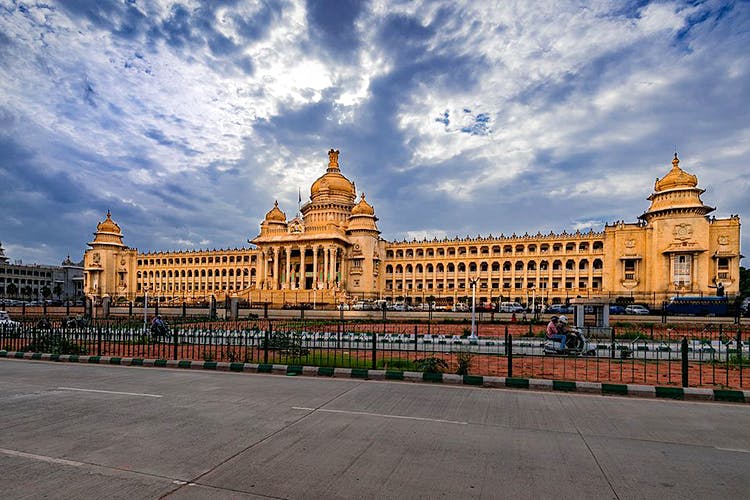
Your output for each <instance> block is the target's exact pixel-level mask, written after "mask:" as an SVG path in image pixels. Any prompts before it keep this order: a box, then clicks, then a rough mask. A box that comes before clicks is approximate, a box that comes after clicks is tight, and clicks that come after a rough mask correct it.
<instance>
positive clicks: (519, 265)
mask: <svg viewBox="0 0 750 500" xmlns="http://www.w3.org/2000/svg"><path fill="white" fill-rule="evenodd" d="M516 271H523V262H522V261H520V260H519V261H518V262H516Z"/></svg>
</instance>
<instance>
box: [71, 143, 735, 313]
mask: <svg viewBox="0 0 750 500" xmlns="http://www.w3.org/2000/svg"><path fill="white" fill-rule="evenodd" d="M328 155H329V162H328V167H327V169H326V172H325V173H324V174H323V175H322V176H321V177H319V178H318V179H317V180H316V181H315V182H314V183H313V184H312V186H311V189H310V200H309V201H308V202H307V203H305V204H304V205H302V206H301V208H300V213H299V214H298V215H297V216H295V217H293V218H291V219H288V218H287V215H286V214H285V213H284V212H283V211H282V210H281V209H280V208H279V206H278V203H276V204H274V207H273V208H272V209H271V210H270V211H269V212H268V213H267V214H266V216H265V218H264V220H263V222H262V223H261V226H260V233H259V234H258V235H257V236H255V237H254V238H253V239H252V240H250V243H252V244H253V248H238V249H231V250H205V251H201V250H198V251H193V250H189V251H171V252H151V253H139V252H138V251H137V250H136V249H134V248H129V247H127V246H126V245H125V244H124V243H123V234H122V231H121V229H120V227H119V226H118V225H117V224H116V223H115V222H114V221H113V220H112V218H111V214H110V213H109V212H108V213H107V217H106V219H105V220H104V221H102V222H101V223H99V225H98V226H97V230H96V232H95V233H94V240H93V241H92V242H91V243H89V246H90V247H91V248H90V249H89V250H87V251H86V254H85V258H84V266H85V285H84V286H85V293H86V294H87V295H88V296H90V297H92V298H94V299H98V300H100V299H101V298H103V297H105V296H109V297H110V298H111V299H113V300H115V301H130V300H134V299H136V298H137V297H142V296H143V295H144V293H146V292H148V293H149V294H150V295H151V296H155V295H156V296H158V297H159V298H160V300H162V301H166V302H179V303H181V302H188V303H190V302H194V301H202V300H207V299H208V298H210V297H211V296H213V297H215V298H216V299H217V300H222V299H224V298H225V297H228V296H229V297H239V298H241V299H244V300H249V301H251V302H254V303H258V302H271V303H273V304H275V305H281V304H285V303H298V302H305V303H317V304H337V303H340V302H342V301H344V302H351V301H353V300H360V299H387V300H405V301H407V302H411V303H413V304H416V303H420V302H424V301H427V300H429V299H430V298H433V299H432V300H435V301H436V302H437V303H438V304H452V303H455V302H459V301H464V300H466V297H468V296H470V295H471V287H472V285H473V284H474V285H475V286H476V294H477V298H478V300H479V301H483V302H484V301H486V302H490V301H492V302H496V301H498V300H506V301H507V300H518V301H519V302H526V301H527V299H528V298H529V297H531V295H532V294H533V295H534V296H535V297H536V298H537V300H541V301H544V302H547V303H557V302H564V301H565V300H567V299H569V298H573V297H576V296H583V297H588V296H608V297H610V298H611V299H612V300H614V299H616V298H618V297H624V298H626V299H627V300H632V301H635V302H643V303H647V304H658V303H660V302H661V301H662V300H665V299H666V298H668V297H670V296H673V295H677V294H682V295H685V294H690V295H698V294H705V295H712V294H715V291H716V286H717V285H718V284H721V285H722V286H723V287H724V289H725V291H726V293H727V294H728V295H730V296H731V295H734V294H737V293H738V290H739V262H740V247H739V245H740V220H739V217H738V216H731V217H729V218H726V219H716V218H715V217H710V216H709V214H710V213H711V212H712V211H713V210H714V208H712V207H710V206H708V205H705V204H704V203H703V201H702V200H701V195H702V194H703V192H704V190H702V189H700V188H698V179H697V178H696V177H695V176H694V175H691V174H689V173H687V172H685V171H684V170H682V169H681V168H680V166H679V159H678V158H677V155H676V154H675V157H674V159H673V160H672V168H671V170H670V171H669V172H668V173H667V174H666V175H665V176H664V177H663V178H661V179H657V181H656V183H655V185H654V191H653V193H652V194H651V195H650V196H649V197H648V200H649V201H650V202H651V204H650V206H649V207H648V209H647V210H646V211H645V212H644V213H643V214H642V215H641V216H639V217H638V219H639V220H638V222H632V223H625V222H616V223H613V224H608V225H606V226H605V228H604V230H603V231H601V232H587V233H580V232H575V233H572V234H569V233H566V232H562V233H559V234H544V235H543V234H536V235H528V234H525V235H523V236H515V235H513V236H500V237H487V238H483V237H479V238H467V239H443V240H432V241H429V240H424V241H402V242H390V241H386V240H384V239H382V238H381V237H380V231H379V230H378V226H377V221H378V219H377V217H376V216H375V209H374V208H373V207H372V205H370V204H369V203H368V202H367V200H366V199H365V195H364V193H362V194H361V195H360V197H359V200H358V199H357V192H356V188H355V185H354V183H353V182H351V181H350V180H349V179H347V178H346V177H345V176H344V175H343V174H342V173H341V169H340V167H339V162H338V156H339V152H338V151H334V150H331V151H329V153H328Z"/></svg>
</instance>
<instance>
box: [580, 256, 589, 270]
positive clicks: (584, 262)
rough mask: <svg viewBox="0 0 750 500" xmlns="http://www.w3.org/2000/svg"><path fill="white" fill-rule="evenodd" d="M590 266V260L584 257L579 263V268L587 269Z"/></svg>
mask: <svg viewBox="0 0 750 500" xmlns="http://www.w3.org/2000/svg"><path fill="white" fill-rule="evenodd" d="M588 268H589V261H588V260H586V259H582V260H581V262H579V263H578V269H580V270H581V271H585V270H586V269H588Z"/></svg>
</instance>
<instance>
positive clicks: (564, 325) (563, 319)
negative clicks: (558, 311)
mask: <svg viewBox="0 0 750 500" xmlns="http://www.w3.org/2000/svg"><path fill="white" fill-rule="evenodd" d="M557 331H558V332H559V333H560V335H562V336H563V337H565V338H568V337H570V338H572V339H574V340H575V343H574V344H573V346H572V348H573V349H577V348H578V346H579V345H581V343H582V340H583V339H581V337H580V336H579V335H578V332H577V331H576V330H575V329H568V317H567V316H560V319H559V320H558V324H557ZM565 347H567V343H564V344H563V348H565Z"/></svg>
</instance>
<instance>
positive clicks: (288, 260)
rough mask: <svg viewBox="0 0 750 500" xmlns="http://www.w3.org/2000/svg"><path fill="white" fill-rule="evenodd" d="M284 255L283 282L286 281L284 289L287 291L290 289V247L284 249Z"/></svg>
mask: <svg viewBox="0 0 750 500" xmlns="http://www.w3.org/2000/svg"><path fill="white" fill-rule="evenodd" d="M284 250H285V251H286V252H285V255H286V276H284V281H286V287H287V289H291V288H292V273H291V270H292V247H286V248H285V249H284Z"/></svg>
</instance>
